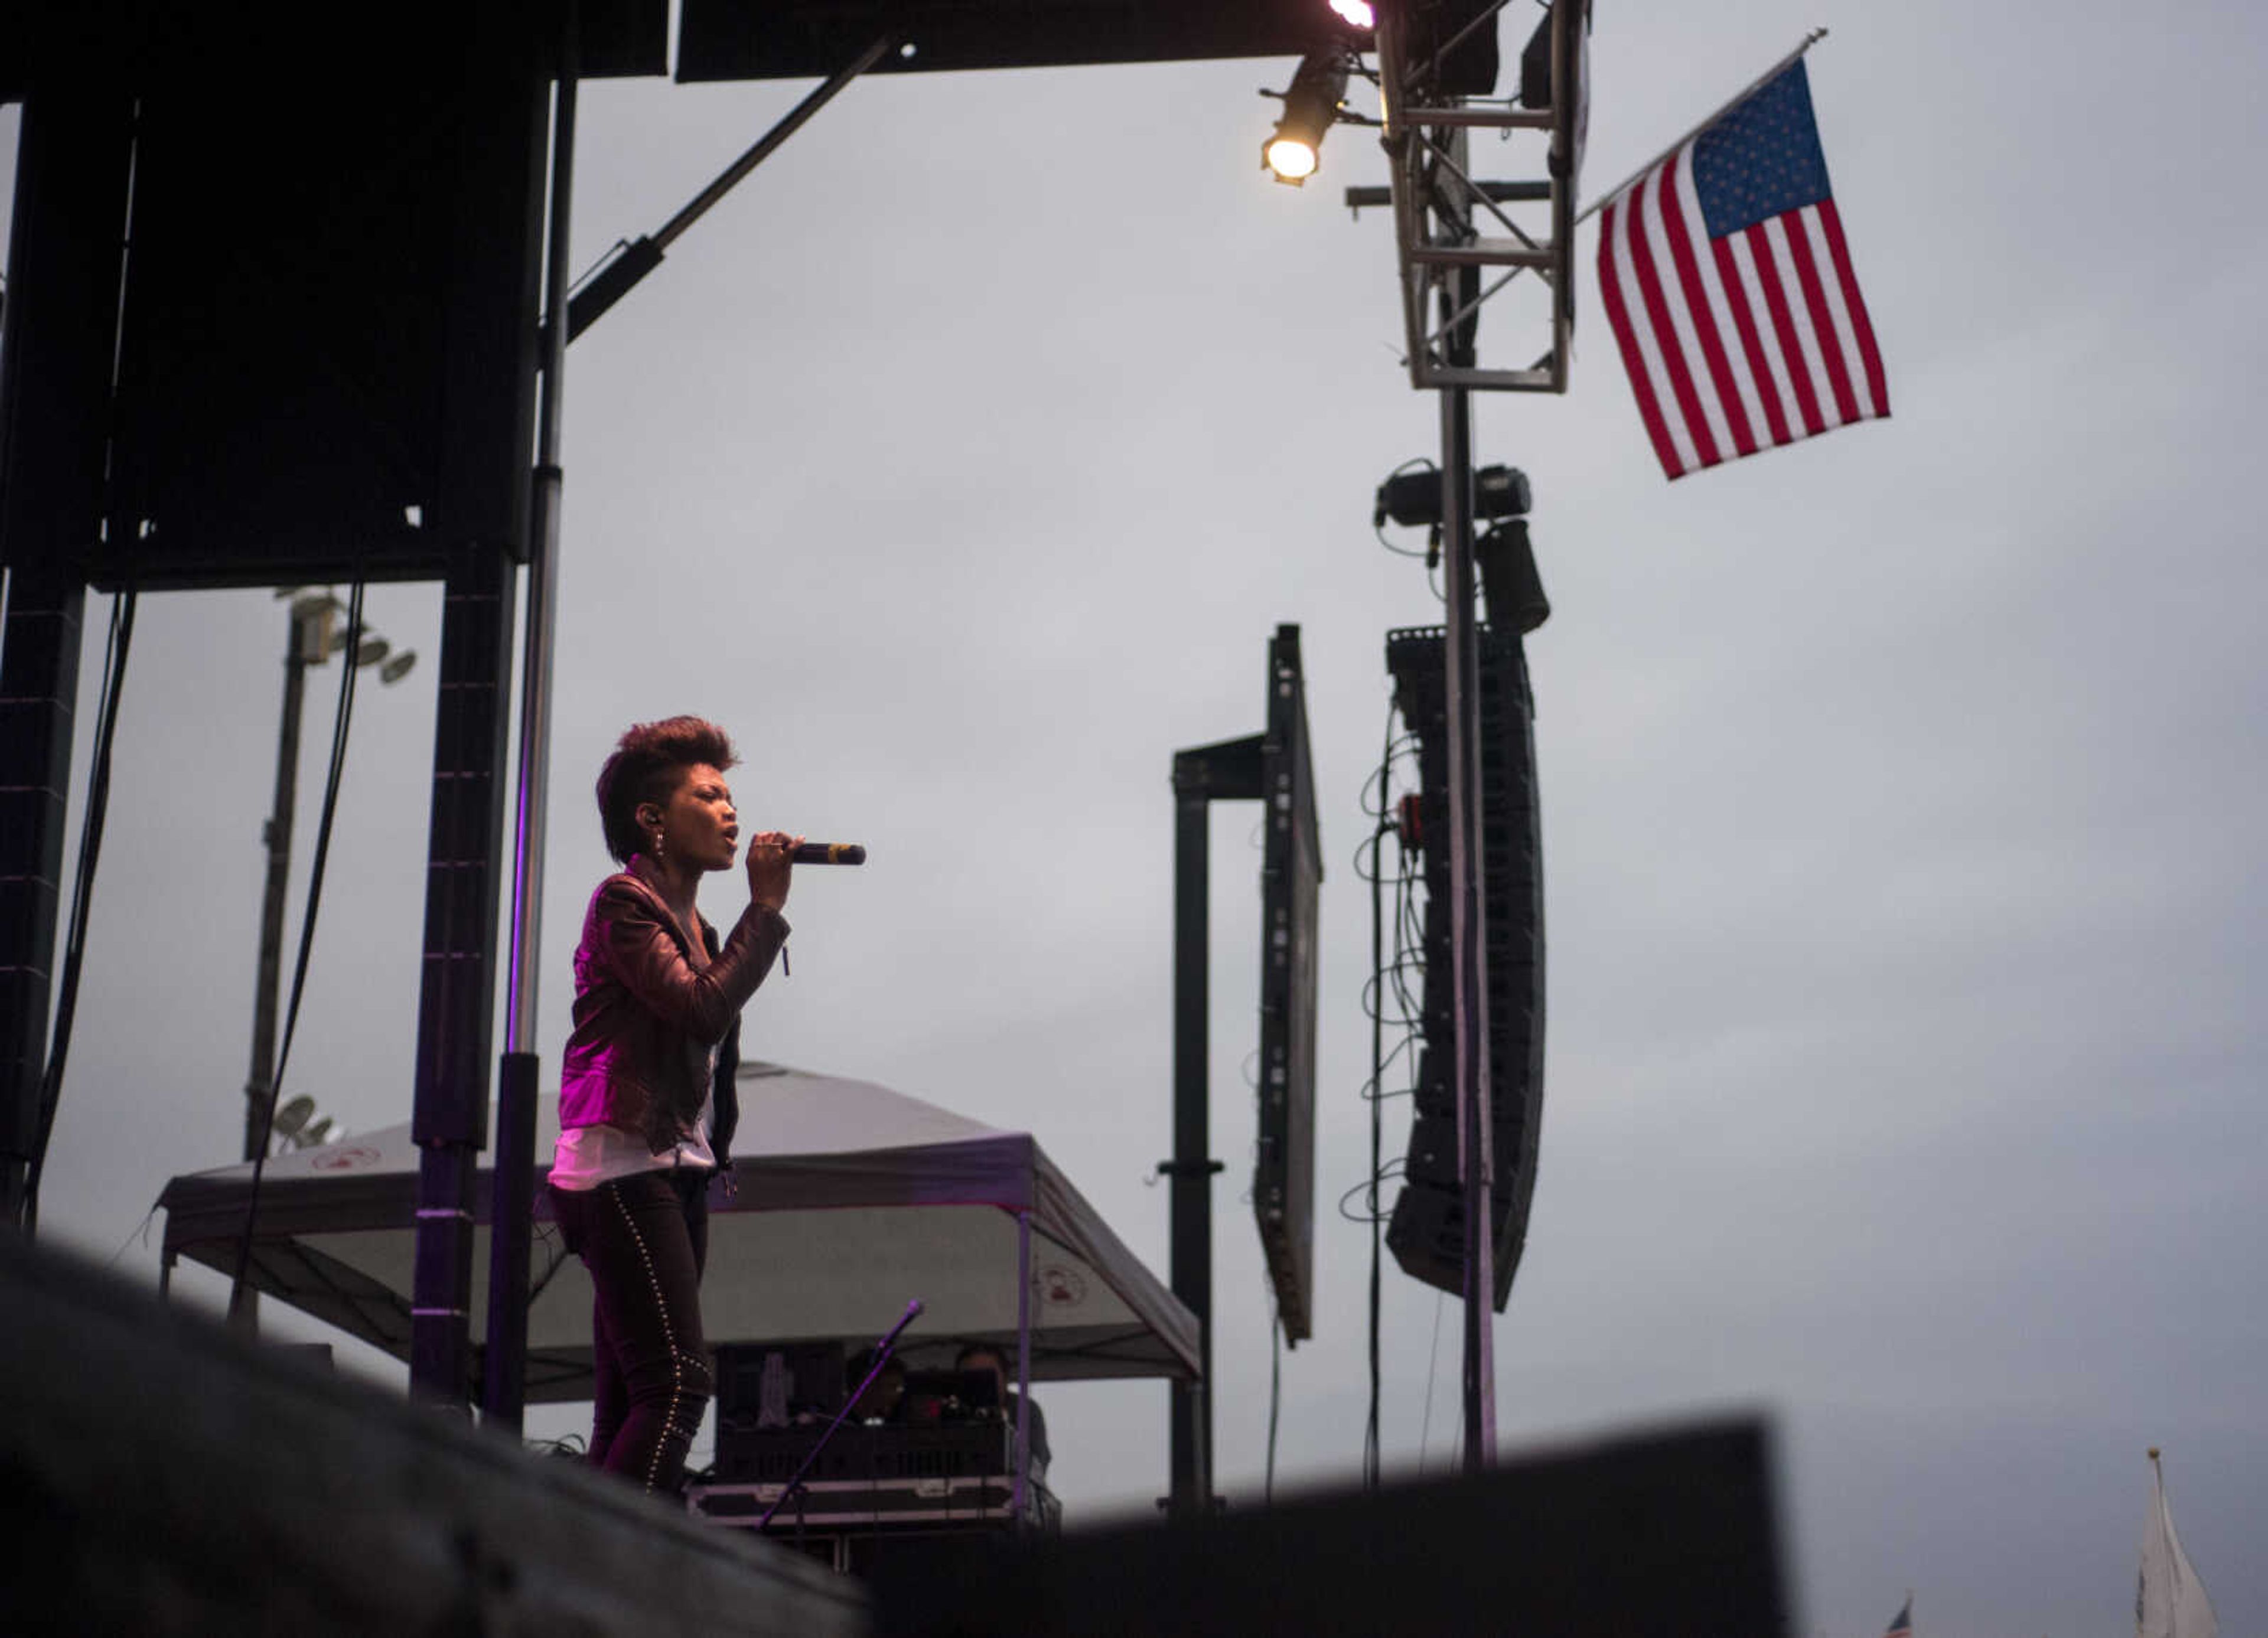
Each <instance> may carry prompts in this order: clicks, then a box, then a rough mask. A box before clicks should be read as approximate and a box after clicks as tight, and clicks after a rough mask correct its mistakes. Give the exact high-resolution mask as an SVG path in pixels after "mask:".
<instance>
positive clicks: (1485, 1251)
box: [1440, 132, 1496, 1473]
mask: <svg viewBox="0 0 2268 1638" xmlns="http://www.w3.org/2000/svg"><path fill="white" fill-rule="evenodd" d="M1464 146H1465V145H1464V141H1463V134H1462V132H1460V133H1458V136H1457V139H1456V141H1455V143H1454V153H1455V157H1456V159H1457V163H1458V166H1459V168H1460V169H1463V168H1464V163H1465V152H1464ZM1477 279H1478V275H1477V273H1476V271H1475V270H1472V269H1466V270H1464V275H1463V276H1462V278H1460V279H1458V280H1456V281H1455V282H1454V283H1452V284H1451V285H1450V286H1449V287H1448V289H1447V290H1444V292H1443V297H1442V305H1443V306H1444V308H1445V309H1446V310H1447V311H1454V309H1453V308H1449V305H1448V304H1449V303H1450V301H1451V300H1453V299H1454V300H1457V301H1460V302H1463V301H1469V299H1470V296H1471V294H1472V290H1471V289H1470V288H1469V287H1471V286H1473V285H1475V284H1476V283H1477ZM1473 326H1474V320H1473V319H1472V317H1471V316H1470V315H1468V317H1467V318H1466V320H1465V321H1464V322H1463V323H1462V324H1460V325H1459V326H1457V327H1456V329H1455V330H1454V332H1453V333H1452V334H1451V336H1450V338H1449V349H1450V350H1449V363H1450V364H1451V366H1452V367H1453V368H1454V367H1463V366H1466V365H1469V364H1471V362H1472V357H1473V345H1472V334H1473ZM1440 393H1441V535H1442V546H1443V550H1444V553H1445V559H1444V561H1445V574H1444V580H1445V584H1446V586H1447V599H1448V610H1447V614H1448V619H1447V637H1446V641H1445V642H1444V643H1443V650H1444V652H1443V660H1444V665H1443V668H1442V669H1443V672H1444V681H1445V683H1446V684H1447V701H1446V703H1447V712H1446V714H1447V717H1448V730H1449V734H1448V738H1449V782H1448V783H1449V940H1450V958H1451V968H1452V979H1451V982H1452V988H1453V994H1454V998H1455V999H1454V1007H1455V1036H1456V1058H1457V1062H1456V1087H1457V1157H1458V1163H1459V1170H1460V1173H1461V1175H1462V1180H1463V1185H1464V1187H1463V1194H1464V1230H1465V1237H1464V1253H1465V1255H1464V1263H1465V1327H1464V1412H1465V1414H1464V1422H1465V1449H1464V1456H1465V1471H1466V1472H1468V1473H1478V1472H1480V1471H1481V1470H1483V1469H1484V1468H1485V1467H1486V1466H1488V1465H1489V1464H1490V1462H1491V1460H1492V1459H1493V1455H1494V1452H1495V1450H1496V1369H1495V1366H1496V1361H1495V1348H1494V1340H1495V1339H1494V1333H1493V1326H1491V1314H1492V1312H1493V1308H1494V1301H1495V1296H1496V1275H1495V1268H1494V1262H1495V1257H1494V1252H1495V1245H1496V1235H1495V1213H1494V1210H1493V1208H1492V1201H1491V1193H1492V1190H1491V1185H1492V1183H1493V1180H1494V1170H1495V1168H1494V1164H1493V1159H1492V1156H1491V1152H1490V1151H1491V1148H1492V1144H1491V1138H1492V1136H1493V1127H1494V1121H1493V1120H1492V1118H1491V1116H1492V1113H1493V1110H1492V1099H1491V1097H1490V1086H1489V1063H1488V1046H1489V1029H1488V988H1487V973H1486V968H1485V966H1484V963H1485V961H1486V953H1485V952H1486V951H1487V947H1488V941H1487V929H1486V927H1485V925H1484V907H1483V906H1484V901H1483V899H1482V894H1481V880H1482V876H1481V871H1482V868H1483V862H1482V858H1481V826H1480V808H1479V803H1480V665H1479V653H1480V644H1479V639H1478V635H1477V633H1476V630H1475V614H1476V607H1475V599H1474V576H1473V429H1472V395H1471V393H1470V391H1469V389H1467V388H1465V387H1462V386H1451V387H1443V388H1442V389H1440Z"/></svg>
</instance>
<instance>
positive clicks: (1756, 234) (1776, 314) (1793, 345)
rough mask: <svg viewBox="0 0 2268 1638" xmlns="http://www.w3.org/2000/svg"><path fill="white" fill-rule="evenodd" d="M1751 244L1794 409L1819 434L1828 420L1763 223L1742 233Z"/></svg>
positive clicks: (1806, 427)
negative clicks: (1821, 410) (1791, 388)
mask: <svg viewBox="0 0 2268 1638" xmlns="http://www.w3.org/2000/svg"><path fill="white" fill-rule="evenodd" d="M1742 231H1743V233H1744V234H1745V235H1746V237H1747V239H1748V241H1749V253H1750V255H1751V256H1753V257H1754V258H1755V260H1756V283H1757V285H1758V286H1759V287H1760V288H1761V289H1762V290H1764V311H1765V312H1768V313H1770V314H1771V322H1772V333H1773V334H1775V335H1777V336H1778V338H1779V352H1780V356H1781V358H1783V359H1784V360H1786V364H1787V378H1788V380H1789V381H1790V382H1792V383H1793V385H1794V387H1795V407H1796V409H1797V411H1798V413H1800V415H1802V416H1803V430H1804V431H1805V432H1806V433H1808V434H1813V435H1816V434H1818V433H1822V432H1824V431H1826V430H1827V420H1826V417H1824V416H1823V415H1821V414H1820V413H1819V397H1818V394H1816V393H1814V392H1813V391H1812V390H1811V367H1810V365H1809V364H1807V363H1806V362H1805V361H1804V356H1803V339H1802V337H1800V336H1799V335H1798V334H1796V333H1795V320H1794V319H1793V317H1791V316H1790V315H1789V312H1788V310H1787V292H1786V290H1783V289H1782V288H1781V287H1780V282H1779V264H1778V262H1777V261H1775V260H1774V259H1773V256H1772V246H1771V237H1770V236H1769V235H1768V234H1766V233H1765V231H1764V224H1763V223H1761V222H1759V223H1757V224H1756V225H1755V226H1754V227H1752V228H1746V229H1743V230H1742Z"/></svg>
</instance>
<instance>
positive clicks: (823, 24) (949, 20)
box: [677, 0, 1350, 81]
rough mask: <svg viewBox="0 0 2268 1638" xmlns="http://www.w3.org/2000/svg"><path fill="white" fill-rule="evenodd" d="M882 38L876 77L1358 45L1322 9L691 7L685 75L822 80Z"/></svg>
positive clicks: (744, 2)
mask: <svg viewBox="0 0 2268 1638" xmlns="http://www.w3.org/2000/svg"><path fill="white" fill-rule="evenodd" d="M881 33H891V34H893V35H895V36H896V37H897V38H898V39H899V40H901V41H902V44H901V47H900V49H899V51H898V53H896V54H895V55H890V56H887V57H885V58H884V59H883V60H882V62H880V65H878V66H877V67H876V68H875V70H873V71H874V72H876V73H921V72H925V71H931V70H944V69H1028V68H1057V67H1064V66H1068V65H1072V64H1079V63H1099V62H1182V61H1186V60H1189V59H1191V58H1199V57H1296V56H1299V55H1301V54H1302V53H1304V52H1307V51H1308V50H1311V49H1313V48H1316V47H1319V46H1322V45H1327V44H1329V43H1330V42H1331V41H1333V40H1344V39H1347V38H1349V37H1350V36H1349V35H1348V33H1347V30H1346V27H1345V26H1344V24H1342V23H1341V22H1340V21H1339V20H1338V18H1337V16H1336V15H1334V14H1333V12H1332V11H1331V9H1330V7H1329V5H1328V4H1325V0H684V11H683V13H682V15H681V18H680V19H679V24H678V33H677V77H678V78H679V79H680V80H683V81H696V80H725V79H817V78H823V77H826V76H827V75H829V74H832V73H834V72H836V70H839V69H841V68H842V67H843V65H844V64H845V63H847V62H851V61H852V60H854V59H855V58H856V57H857V56H858V54H859V53H860V52H861V51H863V50H865V48H867V47H868V46H869V45H871V44H872V43H873V40H874V39H875V37H876V36H877V35H879V34H881ZM908 47H910V48H911V50H910V53H908V52H907V49H906V48H908Z"/></svg>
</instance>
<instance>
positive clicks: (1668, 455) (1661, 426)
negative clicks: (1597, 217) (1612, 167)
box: [1599, 199, 1685, 478]
mask: <svg viewBox="0 0 2268 1638" xmlns="http://www.w3.org/2000/svg"><path fill="white" fill-rule="evenodd" d="M1628 208H1629V207H1628V206H1627V205H1626V204H1624V202H1623V201H1622V200H1619V199H1617V200H1616V201H1615V202H1613V203H1612V204H1610V205H1609V206H1608V207H1607V209H1606V215H1605V217H1604V218H1603V220H1602V222H1601V223H1600V224H1599V300H1600V303H1601V305H1603V306H1604V307H1605V308H1606V310H1607V323H1608V325H1609V327H1611V328H1612V329H1613V330H1614V333H1615V343H1616V346H1618V347H1620V348H1621V349H1622V353H1623V369H1624V372H1625V373H1626V374H1628V375H1629V377H1630V384H1631V396H1632V397H1634V398H1636V399H1637V400H1638V419H1639V420H1641V421H1643V422H1646V436H1647V437H1650V438H1652V439H1653V452H1654V453H1655V454H1656V455H1657V456H1659V457H1660V458H1661V470H1662V472H1663V474H1665V475H1667V476H1668V477H1671V478H1676V477H1679V476H1681V475H1683V473H1684V470H1685V468H1684V466H1683V463H1682V462H1680V461H1679V459H1677V445H1676V444H1675V442H1673V441H1672V440H1671V438H1670V436H1669V423H1668V422H1666V421H1664V420H1663V419H1662V418H1661V404H1660V403H1659V402H1658V401H1657V400H1655V398H1654V395H1653V380H1652V379H1651V378H1649V377H1648V376H1647V375H1646V354H1645V353H1644V352H1643V351H1641V350H1640V349H1639V348H1638V332H1637V331H1636V330H1635V329H1633V328H1632V327H1631V319H1630V310H1629V309H1628V308H1627V307H1625V306H1624V305H1623V287H1622V281H1621V280H1620V279H1619V278H1618V277H1617V276H1616V271H1615V234H1616V231H1619V229H1620V228H1621V226H1622V220H1623V213H1624V211H1625V210H1626V209H1628Z"/></svg>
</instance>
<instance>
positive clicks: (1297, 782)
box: [1252, 626, 1323, 1343]
mask: <svg viewBox="0 0 2268 1638" xmlns="http://www.w3.org/2000/svg"><path fill="white" fill-rule="evenodd" d="M1260 790H1261V797H1262V800H1263V802H1264V803H1265V804H1266V811H1267V817H1266V819H1265V821H1264V823H1265V840H1264V841H1263V846H1262V853H1261V875H1260V884H1261V890H1260V1141H1259V1150H1258V1157H1257V1158H1256V1161H1255V1163H1254V1166H1253V1174H1252V1209H1253V1213H1254V1215H1255V1216H1256V1217H1257V1218H1258V1219H1259V1223H1260V1245H1261V1247H1262V1249H1263V1251H1264V1252H1266V1253H1267V1258H1268V1278H1269V1282H1270V1284H1271V1285H1272V1286H1273V1287H1274V1288H1275V1291H1276V1308H1277V1312H1278V1316H1279V1317H1280V1318H1282V1320H1283V1323H1284V1339H1285V1341H1287V1342H1294V1343H1296V1342H1299V1341H1303V1340H1305V1339H1306V1338H1307V1337H1309V1336H1311V1335H1313V1334H1314V1270H1315V908H1316V904H1315V900H1316V887H1317V885H1319V884H1320V883H1321V882H1322V878H1323V858H1322V838H1321V835H1320V834H1319V833H1318V830H1317V828H1316V824H1315V776H1314V766H1313V764H1312V762H1311V760H1310V759H1309V754H1308V748H1307V683H1306V681H1305V679H1303V678H1302V677H1301V675H1300V628H1298V627H1297V626H1278V628H1276V635H1275V637H1274V639H1273V640H1272V641H1271V642H1270V643H1269V645H1268V730H1267V733H1266V736H1265V738H1264V739H1263V744H1262V746H1261V752H1260Z"/></svg>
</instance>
